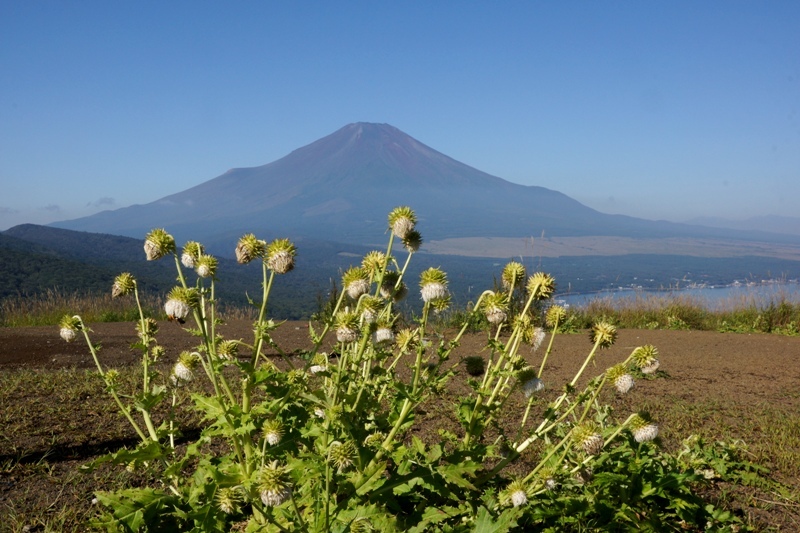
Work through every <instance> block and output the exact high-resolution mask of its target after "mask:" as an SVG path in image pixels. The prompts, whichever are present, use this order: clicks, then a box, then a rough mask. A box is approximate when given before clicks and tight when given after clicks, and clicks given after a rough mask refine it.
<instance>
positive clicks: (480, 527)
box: [473, 507, 521, 533]
mask: <svg viewBox="0 0 800 533" xmlns="http://www.w3.org/2000/svg"><path fill="white" fill-rule="evenodd" d="M520 513H521V509H520V508H517V507H512V508H510V509H506V510H504V511H503V512H502V513H500V516H498V517H497V518H494V517H492V514H491V513H490V512H489V510H488V509H486V507H481V508H480V509H478V516H477V517H476V518H475V529H474V530H473V531H474V533H502V532H504V531H508V530H510V529H511V528H512V527H513V526H516V525H517V517H518V516H519V514H520Z"/></svg>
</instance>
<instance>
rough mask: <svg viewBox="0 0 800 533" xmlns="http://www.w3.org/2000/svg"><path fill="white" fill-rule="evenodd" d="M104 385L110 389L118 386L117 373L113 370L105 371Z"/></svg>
mask: <svg viewBox="0 0 800 533" xmlns="http://www.w3.org/2000/svg"><path fill="white" fill-rule="evenodd" d="M105 377H106V383H108V386H109V387H111V388H112V389H113V388H115V387H116V386H117V385H118V384H119V371H118V370H117V369H115V368H112V369H110V370H108V371H106V375H105Z"/></svg>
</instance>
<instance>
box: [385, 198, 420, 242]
mask: <svg viewBox="0 0 800 533" xmlns="http://www.w3.org/2000/svg"><path fill="white" fill-rule="evenodd" d="M416 223H417V215H415V214H414V211H413V210H412V209H411V208H410V207H408V206H405V205H404V206H400V207H395V208H394V209H392V211H391V213H389V229H390V230H392V233H394V235H395V236H396V237H398V238H400V239H405V238H406V236H408V233H409V232H411V231H413V230H414V225H415V224H416Z"/></svg>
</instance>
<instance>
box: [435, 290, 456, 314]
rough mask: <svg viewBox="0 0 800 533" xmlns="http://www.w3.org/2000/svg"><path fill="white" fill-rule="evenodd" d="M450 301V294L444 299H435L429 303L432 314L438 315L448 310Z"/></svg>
mask: <svg viewBox="0 0 800 533" xmlns="http://www.w3.org/2000/svg"><path fill="white" fill-rule="evenodd" d="M451 300H452V298H451V296H450V293H448V294H447V295H446V296H445V297H444V298H436V299H434V300H433V301H431V309H433V312H434V314H437V315H438V314H439V313H444V312H445V311H447V310H448V309H450V302H451Z"/></svg>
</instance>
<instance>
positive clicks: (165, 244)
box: [144, 228, 175, 261]
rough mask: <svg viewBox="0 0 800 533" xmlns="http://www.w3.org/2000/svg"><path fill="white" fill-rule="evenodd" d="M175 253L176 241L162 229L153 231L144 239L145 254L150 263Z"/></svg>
mask: <svg viewBox="0 0 800 533" xmlns="http://www.w3.org/2000/svg"><path fill="white" fill-rule="evenodd" d="M174 252H175V239H173V238H172V235H170V234H169V233H167V232H166V230H164V229H162V228H156V229H154V230H152V231H151V232H150V233H148V234H147V236H146V237H145V238H144V253H145V256H147V260H148V261H155V260H157V259H161V258H162V257H164V256H165V255H167V254H171V253H174Z"/></svg>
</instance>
